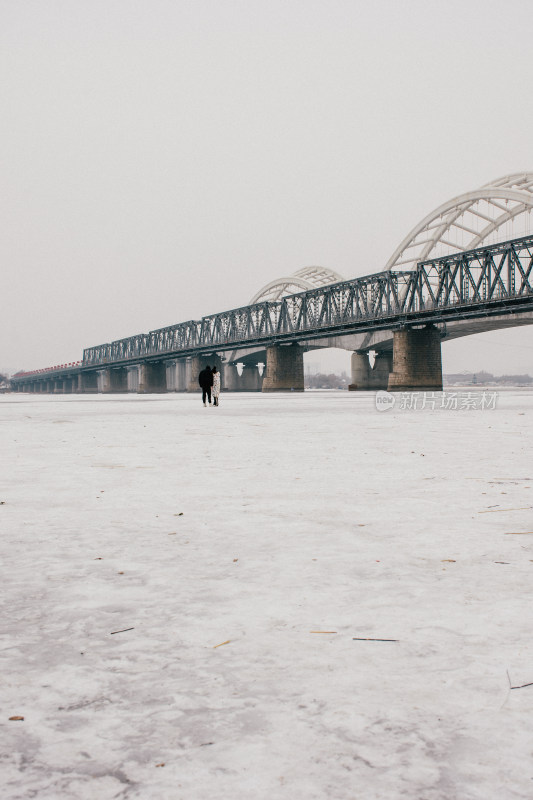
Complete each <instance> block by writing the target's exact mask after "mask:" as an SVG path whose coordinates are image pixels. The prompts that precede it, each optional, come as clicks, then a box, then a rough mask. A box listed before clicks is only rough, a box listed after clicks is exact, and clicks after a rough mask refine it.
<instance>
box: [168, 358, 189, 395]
mask: <svg viewBox="0 0 533 800" xmlns="http://www.w3.org/2000/svg"><path fill="white" fill-rule="evenodd" d="M165 369H166V384H167V392H186V391H187V361H186V360H185V359H184V358H176V359H172V361H167V362H165Z"/></svg>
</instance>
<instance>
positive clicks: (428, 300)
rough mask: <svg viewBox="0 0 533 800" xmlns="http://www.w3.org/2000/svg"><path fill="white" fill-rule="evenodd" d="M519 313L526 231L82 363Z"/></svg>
mask: <svg viewBox="0 0 533 800" xmlns="http://www.w3.org/2000/svg"><path fill="white" fill-rule="evenodd" d="M524 312H533V236H526V237H523V238H520V239H513V240H510V241H506V242H503V243H500V244H494V245H489V246H485V247H481V248H478V249H475V250H469V251H463V252H459V253H456V254H453V255H447V256H442V257H439V258H434V259H431V260H429V261H422V262H420V263H418V264H417V265H416V267H415V269H413V270H409V271H393V270H386V271H384V272H378V273H376V274H374V275H368V276H366V277H362V278H355V279H353V280H348V281H341V282H338V283H334V284H330V285H328V286H324V287H320V288H316V289H310V290H307V291H304V292H299V293H297V294H292V295H288V296H286V297H283V298H281V299H279V300H275V301H271V300H266V301H263V302H258V303H253V304H251V305H248V306H244V307H242V308H237V309H233V310H231V311H224V312H222V313H219V314H212V315H211V316H207V317H203V318H202V319H201V320H190V321H188V322H182V323H179V324H177V325H171V326H169V327H166V328H160V329H158V330H154V331H151V332H150V333H146V334H145V333H141V334H137V335H136V336H130V337H128V338H126V339H120V340H118V341H115V342H111V343H109V344H102V345H98V346H97V347H89V348H87V349H86V350H84V353H83V362H82V365H81V369H84V368H90V367H92V368H94V367H98V366H101V365H102V366H103V365H109V364H123V365H124V364H127V363H131V364H134V363H140V362H144V361H153V360H160V359H161V357H162V356H164V357H173V356H174V357H178V356H182V357H186V356H194V355H202V354H208V353H212V352H215V351H217V350H218V351H220V350H222V351H227V350H238V349H240V348H250V347H255V346H263V347H265V346H266V347H269V346H273V345H279V344H289V343H295V342H301V343H302V344H305V342H309V341H311V340H313V339H317V338H318V337H319V338H321V339H322V338H328V337H337V336H340V335H343V334H353V333H365V332H369V331H370V332H372V331H383V330H387V329H389V330H390V329H399V328H402V327H412V326H419V325H432V324H439V323H446V322H448V321H450V322H452V321H458V320H467V319H476V318H477V319H479V318H489V317H509V316H511V315H513V314H522V313H524ZM532 322H533V319H532ZM509 324H511V325H512V322H510V323H509V322H507V325H509Z"/></svg>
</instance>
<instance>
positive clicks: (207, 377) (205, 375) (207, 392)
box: [198, 367, 213, 406]
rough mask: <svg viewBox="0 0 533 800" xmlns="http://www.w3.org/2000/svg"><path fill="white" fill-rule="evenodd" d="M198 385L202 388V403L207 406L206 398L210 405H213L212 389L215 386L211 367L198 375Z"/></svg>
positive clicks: (205, 368)
mask: <svg viewBox="0 0 533 800" xmlns="http://www.w3.org/2000/svg"><path fill="white" fill-rule="evenodd" d="M198 383H199V384H200V386H201V387H202V401H203V404H204V406H205V405H206V402H205V399H206V397H207V399H208V400H209V405H211V387H212V385H213V371H212V369H211V367H204V369H203V370H202V371H201V372H200V374H199V375H198Z"/></svg>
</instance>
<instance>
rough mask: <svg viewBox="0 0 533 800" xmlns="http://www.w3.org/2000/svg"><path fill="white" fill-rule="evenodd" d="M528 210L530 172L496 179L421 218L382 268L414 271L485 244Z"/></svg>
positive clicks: (532, 200) (532, 199)
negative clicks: (433, 260) (420, 264)
mask: <svg viewBox="0 0 533 800" xmlns="http://www.w3.org/2000/svg"><path fill="white" fill-rule="evenodd" d="M499 201H503V203H502V202H499ZM532 209H533V172H522V173H514V174H512V175H506V176H504V177H502V178H498V179H497V180H495V181H491V182H490V183H488V184H486V185H485V186H482V187H481V189H476V190H475V191H472V192H466V193H465V194H462V195H459V196H458V197H454V198H453V199H452V200H449V201H448V202H446V203H443V204H442V205H441V206H439V207H438V208H436V209H435V210H434V211H432V212H431V213H430V214H428V215H427V216H426V217H424V219H423V220H422V221H421V222H419V223H418V225H416V226H415V227H414V228H413V229H412V230H411V231H410V233H409V234H408V235H407V236H406V237H405V239H404V240H403V241H402V242H401V243H400V245H399V246H398V247H397V248H396V250H395V251H394V253H393V254H392V256H391V257H390V258H389V260H388V262H387V264H386V269H397V268H399V267H401V268H402V269H408V268H409V267H411V268H412V269H414V268H415V266H416V263H417V262H420V261H425V260H427V259H430V258H438V257H439V256H443V255H448V254H453V253H454V252H462V251H464V250H473V249H475V248H477V247H480V246H481V245H482V244H484V243H489V240H490V238H491V237H492V236H493V234H494V235H495V234H497V232H498V231H499V230H500V228H501V227H502V226H503V225H505V223H506V222H509V221H510V220H514V219H515V218H516V217H518V216H520V215H522V214H523V215H525V214H526V213H529V212H530V211H531V210H532ZM465 234H467V239H468V240H467V241H466V242H465V241H464V235H465ZM460 237H461V238H460Z"/></svg>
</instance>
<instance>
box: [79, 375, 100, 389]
mask: <svg viewBox="0 0 533 800" xmlns="http://www.w3.org/2000/svg"><path fill="white" fill-rule="evenodd" d="M77 391H78V392H79V393H80V394H85V393H87V394H88V393H95V392H97V391H98V375H97V373H96V370H95V371H94V372H79V373H78V389H77Z"/></svg>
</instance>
